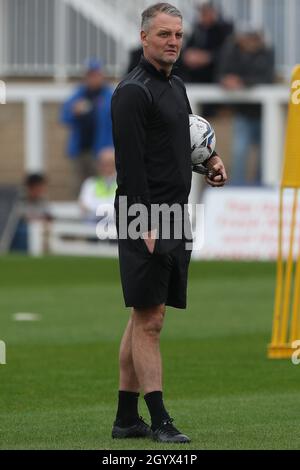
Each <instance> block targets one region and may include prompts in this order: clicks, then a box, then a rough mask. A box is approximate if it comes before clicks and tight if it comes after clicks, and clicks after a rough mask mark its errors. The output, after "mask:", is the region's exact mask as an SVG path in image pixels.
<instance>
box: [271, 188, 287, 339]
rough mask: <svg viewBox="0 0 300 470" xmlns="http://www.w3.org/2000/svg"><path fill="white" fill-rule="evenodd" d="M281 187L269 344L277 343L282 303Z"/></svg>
mask: <svg viewBox="0 0 300 470" xmlns="http://www.w3.org/2000/svg"><path fill="white" fill-rule="evenodd" d="M283 191H284V189H283V187H281V188H280V200H279V221H278V224H279V226H278V258H277V279H276V294H275V305H274V320H273V335H272V343H271V346H276V345H278V344H279V331H280V322H281V305H282V283H283V260H282V223H283V221H282V218H283Z"/></svg>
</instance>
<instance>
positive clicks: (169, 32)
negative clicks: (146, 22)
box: [141, 13, 183, 66]
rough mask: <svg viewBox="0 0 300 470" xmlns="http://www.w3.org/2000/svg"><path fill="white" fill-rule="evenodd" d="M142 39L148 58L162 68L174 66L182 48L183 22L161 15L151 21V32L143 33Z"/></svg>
mask: <svg viewBox="0 0 300 470" xmlns="http://www.w3.org/2000/svg"><path fill="white" fill-rule="evenodd" d="M141 39H142V43H143V47H144V52H145V53H146V56H147V57H149V58H150V59H152V60H154V61H155V62H157V63H158V64H160V65H162V66H164V65H173V64H175V62H176V61H177V59H178V57H179V54H180V51H181V47H182V39H183V31H182V20H181V18H179V17H177V16H170V15H167V14H165V13H159V14H158V15H156V16H155V18H153V19H152V20H151V23H150V26H149V31H148V32H146V31H142V32H141Z"/></svg>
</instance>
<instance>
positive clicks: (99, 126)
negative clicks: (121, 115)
mask: <svg viewBox="0 0 300 470" xmlns="http://www.w3.org/2000/svg"><path fill="white" fill-rule="evenodd" d="M111 97H112V89H111V87H110V86H109V85H107V84H106V83H105V76H104V74H103V71H102V66H101V63H100V62H98V61H96V60H90V61H89V62H88V64H87V70H86V73H85V76H84V80H83V83H82V84H81V85H80V86H79V87H78V88H77V89H76V90H75V92H74V93H73V95H72V96H71V97H70V98H69V99H68V100H67V101H66V102H65V103H64V105H63V107H62V110H61V121H62V122H63V123H64V124H66V125H67V126H68V127H69V128H70V136H69V141H68V148H67V153H68V156H69V157H70V158H71V159H72V161H73V167H74V180H75V188H74V196H75V197H77V196H78V192H79V188H80V186H81V184H82V182H83V181H84V180H85V179H86V178H88V177H89V176H93V175H95V174H96V160H97V156H98V155H99V153H100V152H101V150H102V149H103V148H106V147H112V146H113V140H112V124H111V113H110V104H111Z"/></svg>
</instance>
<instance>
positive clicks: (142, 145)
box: [112, 56, 192, 207]
mask: <svg viewBox="0 0 300 470" xmlns="http://www.w3.org/2000/svg"><path fill="white" fill-rule="evenodd" d="M191 113H192V110H191V106H190V103H189V100H188V98H187V94H186V90H185V85H184V83H183V81H182V80H181V79H180V78H179V77H176V75H173V74H171V75H169V76H168V77H167V76H166V75H165V73H164V72H163V71H161V72H160V71H158V70H157V69H156V68H155V67H154V66H153V65H152V64H151V63H150V62H148V61H147V60H146V59H145V58H144V56H142V57H141V60H140V63H139V65H138V66H137V67H135V68H134V69H133V70H132V71H131V72H130V73H129V74H128V75H127V76H126V77H125V78H124V79H123V80H122V81H121V83H120V84H119V85H118V87H117V88H116V90H115V92H114V95H113V98H112V122H113V138H114V145H115V153H116V169H117V183H118V188H117V192H116V195H117V196H119V195H126V196H127V197H128V204H131V203H136V202H142V203H144V204H145V205H146V206H147V207H150V204H153V203H155V204H162V203H167V204H169V205H171V204H173V203H180V204H186V203H187V202H188V196H189V193H190V189H191V176H192V169H191V143H190V132H189V114H191Z"/></svg>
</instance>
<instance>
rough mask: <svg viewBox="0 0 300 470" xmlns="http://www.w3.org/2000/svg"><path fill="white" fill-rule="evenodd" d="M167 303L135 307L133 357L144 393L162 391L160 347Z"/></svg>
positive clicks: (133, 317) (133, 316)
mask: <svg viewBox="0 0 300 470" xmlns="http://www.w3.org/2000/svg"><path fill="white" fill-rule="evenodd" d="M164 315H165V305H159V306H156V307H151V308H148V309H140V310H138V309H133V314H132V320H133V329H132V357H133V363H134V369H135V372H136V375H137V377H138V381H139V384H140V386H141V388H142V389H143V391H144V394H147V393H150V392H153V391H162V363H161V354H160V348H159V337H160V331H161V329H162V326H163V320H164Z"/></svg>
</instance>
